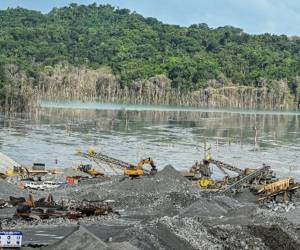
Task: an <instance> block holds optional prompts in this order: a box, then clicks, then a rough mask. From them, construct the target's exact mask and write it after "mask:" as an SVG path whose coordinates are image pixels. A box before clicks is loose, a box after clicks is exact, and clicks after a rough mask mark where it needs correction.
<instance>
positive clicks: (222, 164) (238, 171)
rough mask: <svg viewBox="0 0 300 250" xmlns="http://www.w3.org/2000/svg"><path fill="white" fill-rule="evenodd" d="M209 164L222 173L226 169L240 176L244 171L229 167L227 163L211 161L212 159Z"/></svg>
mask: <svg viewBox="0 0 300 250" xmlns="http://www.w3.org/2000/svg"><path fill="white" fill-rule="evenodd" d="M209 162H210V163H212V164H214V165H216V166H217V167H218V168H220V169H221V171H222V172H223V171H224V169H227V170H230V171H232V172H235V173H238V174H240V175H242V174H244V171H243V170H242V169H240V168H237V167H234V166H232V165H229V164H227V163H224V162H221V161H217V160H213V159H211V160H210V161H209Z"/></svg>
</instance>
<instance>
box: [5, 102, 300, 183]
mask: <svg viewBox="0 0 300 250" xmlns="http://www.w3.org/2000/svg"><path fill="white" fill-rule="evenodd" d="M205 145H206V148H211V153H212V155H213V157H214V158H215V159H218V160H223V161H225V162H227V163H231V164H234V165H236V166H240V167H243V168H244V167H260V166H261V165H262V164H263V163H266V164H269V165H271V167H272V168H273V169H275V170H276V172H277V175H278V176H289V175H293V176H295V177H296V178H297V179H298V180H300V157H299V152H300V113H293V112H264V111H253V110H218V109H193V108H191V109H189V108H177V107H162V106H146V105H145V106H136V105H122V104H100V103H80V102H58V103H51V102H44V103H42V104H41V108H40V109H39V110H37V111H36V112H34V113H30V114H22V115H20V114H16V115H13V116H6V115H4V114H0V151H1V152H3V153H5V154H7V155H9V156H10V157H12V158H13V159H14V160H16V161H17V162H19V163H21V164H26V165H31V164H32V163H33V162H40V163H46V165H47V166H49V167H55V168H59V167H71V166H75V165H78V164H80V163H87V162H86V161H85V160H84V159H82V158H80V157H78V156H75V153H76V151H77V150H82V151H85V150H87V149H89V148H93V149H94V150H95V151H101V152H102V153H105V154H108V155H110V156H113V157H116V158H119V159H122V160H124V161H129V162H132V163H137V161H138V160H139V159H141V158H146V157H152V158H153V159H154V161H155V163H156V165H157V166H158V168H163V167H164V166H165V165H166V164H172V165H173V166H174V167H175V168H177V169H178V170H182V169H187V168H190V167H191V166H192V164H193V163H194V162H195V161H196V160H200V159H201V158H202V157H203V154H204V148H205ZM213 170H214V171H215V172H214V173H215V175H216V176H222V174H221V173H219V172H218V170H217V168H216V169H213Z"/></svg>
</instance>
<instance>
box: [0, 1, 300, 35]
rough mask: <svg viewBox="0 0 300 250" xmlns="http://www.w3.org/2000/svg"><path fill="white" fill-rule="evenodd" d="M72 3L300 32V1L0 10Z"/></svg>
mask: <svg viewBox="0 0 300 250" xmlns="http://www.w3.org/2000/svg"><path fill="white" fill-rule="evenodd" d="M72 2H76V3H79V4H90V3H93V2H97V3H98V4H107V3H109V4H111V5H113V6H116V7H120V8H128V9H130V10H135V11H136V12H138V13H140V14H142V15H144V16H147V17H150V16H151V17H156V18H157V19H159V20H161V21H163V22H165V23H170V24H179V25H182V26H189V25H191V24H195V23H207V24H208V25H209V26H211V27H219V26H225V25H232V26H236V27H239V28H242V29H243V30H244V31H246V32H248V33H256V34H257V33H266V32H268V33H276V34H286V35H300V0H101V1H96V0H92V1H90V0H80V1H78V0H77V1H76V0H71V1H69V0H0V9H6V8H7V7H17V6H21V7H25V8H29V9H35V10H40V11H42V12H44V13H46V12H48V11H49V10H51V9H52V8H53V7H60V6H65V5H68V4H69V3H72ZM0 25H1V24H0Z"/></svg>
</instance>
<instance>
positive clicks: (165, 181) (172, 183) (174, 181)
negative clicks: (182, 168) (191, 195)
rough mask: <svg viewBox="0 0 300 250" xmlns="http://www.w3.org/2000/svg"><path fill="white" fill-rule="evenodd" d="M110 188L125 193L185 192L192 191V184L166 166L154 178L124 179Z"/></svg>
mask: <svg viewBox="0 0 300 250" xmlns="http://www.w3.org/2000/svg"><path fill="white" fill-rule="evenodd" d="M111 188H112V189H114V190H118V191H121V192H127V193H128V192H131V193H150V192H151V193H163V192H187V191H190V190H192V184H191V182H190V181H189V180H187V179H186V178H185V177H183V176H182V175H181V174H180V173H179V172H178V171H176V170H175V169H174V168H173V167H172V166H171V165H168V166H166V167H165V168H164V169H163V170H161V171H159V172H158V173H157V174H156V175H155V176H149V177H142V178H137V179H133V180H132V179H130V178H126V179H125V180H123V181H120V182H116V183H115V184H114V185H112V187H111Z"/></svg>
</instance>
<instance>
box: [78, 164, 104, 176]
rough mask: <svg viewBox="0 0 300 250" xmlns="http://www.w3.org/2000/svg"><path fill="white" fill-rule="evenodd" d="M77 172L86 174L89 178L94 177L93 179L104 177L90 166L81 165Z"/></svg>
mask: <svg viewBox="0 0 300 250" xmlns="http://www.w3.org/2000/svg"><path fill="white" fill-rule="evenodd" d="M77 170H79V171H81V172H84V173H87V174H89V175H90V176H92V177H95V178H97V177H101V176H104V174H103V173H102V172H99V171H98V170H96V169H95V168H93V167H92V166H91V165H90V164H81V165H79V166H78V167H77Z"/></svg>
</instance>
